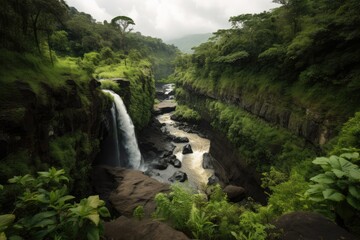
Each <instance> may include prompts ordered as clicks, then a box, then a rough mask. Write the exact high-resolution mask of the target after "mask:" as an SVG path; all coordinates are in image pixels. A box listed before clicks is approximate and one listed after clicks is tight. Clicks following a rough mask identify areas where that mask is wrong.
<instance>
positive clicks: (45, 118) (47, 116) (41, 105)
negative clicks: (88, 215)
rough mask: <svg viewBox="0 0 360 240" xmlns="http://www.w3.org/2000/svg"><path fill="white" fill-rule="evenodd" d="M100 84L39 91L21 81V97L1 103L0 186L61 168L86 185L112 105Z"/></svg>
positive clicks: (73, 84)
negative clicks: (85, 180) (11, 178)
mask: <svg viewBox="0 0 360 240" xmlns="http://www.w3.org/2000/svg"><path fill="white" fill-rule="evenodd" d="M99 85H100V84H99V83H98V82H97V81H96V80H91V81H88V82H80V81H74V80H70V79H69V80H67V81H66V82H65V83H64V84H62V85H61V86H58V87H56V88H54V87H50V86H49V85H47V84H46V83H42V84H40V86H39V88H38V89H37V91H35V90H34V88H33V87H32V86H31V85H30V84H29V83H27V82H25V81H17V82H15V83H14V84H13V86H12V87H13V89H14V92H15V93H16V96H14V98H13V99H7V102H1V104H2V106H3V107H2V108H1V114H0V115H1V118H0V141H1V145H0V165H1V169H2V170H0V171H1V174H0V175H1V179H0V182H1V183H6V180H7V179H8V178H10V177H12V176H14V175H20V174H23V173H29V172H31V171H38V170H43V169H46V168H47V167H49V166H55V167H58V168H64V169H65V170H66V171H67V173H68V174H70V176H71V177H73V179H74V181H73V184H74V185H76V184H78V183H79V184H83V183H84V181H80V180H81V178H85V176H86V172H87V169H88V168H89V166H90V165H91V163H92V161H93V159H94V157H95V155H96V153H97V152H98V144H99V140H100V139H101V138H102V136H103V134H104V130H105V128H106V127H105V126H106V119H105V114H106V111H107V110H108V109H110V107H111V101H110V99H108V98H107V97H106V96H105V95H104V94H103V93H102V92H101V91H100V90H99V88H98V87H99ZM16 112H18V114H15V113H16ZM78 180H79V182H77V181H78ZM82 180H83V179H82ZM79 191H82V190H79Z"/></svg>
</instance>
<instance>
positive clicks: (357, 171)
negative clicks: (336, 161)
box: [349, 169, 360, 181]
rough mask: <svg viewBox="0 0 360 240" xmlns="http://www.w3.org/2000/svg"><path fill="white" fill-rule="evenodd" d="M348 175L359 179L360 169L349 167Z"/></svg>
mask: <svg viewBox="0 0 360 240" xmlns="http://www.w3.org/2000/svg"><path fill="white" fill-rule="evenodd" d="M349 175H350V178H352V179H355V180H357V181H360V169H351V170H350V172H349Z"/></svg>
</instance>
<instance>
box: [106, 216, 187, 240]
mask: <svg viewBox="0 0 360 240" xmlns="http://www.w3.org/2000/svg"><path fill="white" fill-rule="evenodd" d="M104 228H105V229H104V230H105V231H104V235H105V237H106V239H113V240H128V239H132V240H143V239H149V240H151V239H156V240H167V239H172V240H187V239H189V238H188V237H186V235H185V234H184V233H182V232H179V231H176V230H175V229H173V228H171V227H169V226H168V225H166V224H165V223H161V222H158V221H154V220H152V219H144V220H141V221H139V220H137V219H130V218H127V217H125V216H121V217H119V218H117V219H116V220H114V221H111V222H106V223H105V224H104Z"/></svg>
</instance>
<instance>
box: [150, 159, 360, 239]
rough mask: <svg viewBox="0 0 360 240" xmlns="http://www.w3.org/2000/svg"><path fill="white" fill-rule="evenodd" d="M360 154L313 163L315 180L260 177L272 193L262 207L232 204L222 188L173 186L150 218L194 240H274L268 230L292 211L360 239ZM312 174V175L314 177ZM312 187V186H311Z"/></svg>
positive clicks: (277, 175) (275, 173)
mask: <svg viewBox="0 0 360 240" xmlns="http://www.w3.org/2000/svg"><path fill="white" fill-rule="evenodd" d="M358 162H359V152H346V153H343V154H342V155H340V156H331V157H330V158H325V157H322V158H316V159H315V160H314V161H313V163H314V164H315V165H321V166H322V170H323V171H324V172H323V171H322V170H319V169H318V168H316V169H317V170H316V171H315V172H316V173H318V175H316V176H314V177H312V178H311V179H310V181H309V179H305V178H304V176H303V175H302V174H299V173H298V172H296V171H295V170H294V171H292V172H291V173H290V175H289V176H287V175H286V174H283V173H281V172H279V171H277V170H276V169H275V168H272V169H271V171H270V172H269V173H264V178H263V186H264V187H268V189H269V190H270V193H269V200H268V204H267V205H266V206H261V205H258V204H256V203H254V202H252V201H250V202H249V201H245V202H242V203H230V202H229V201H228V200H227V196H226V194H224V193H223V192H222V190H221V187H220V186H218V185H217V186H209V187H208V189H207V190H206V192H211V194H210V195H209V196H207V195H205V194H202V193H195V192H194V190H193V189H191V188H189V187H187V186H186V185H172V187H171V189H172V192H171V193H169V194H164V193H160V194H158V195H157V196H156V197H155V201H156V203H157V209H156V212H155V213H154V217H155V218H157V219H162V220H164V221H167V222H168V223H170V224H171V225H172V226H174V227H175V228H176V229H179V230H181V231H184V232H185V233H187V234H188V235H189V236H192V237H194V238H196V239H242V240H243V239H244V240H245V239H254V240H255V239H277V238H276V237H277V234H279V232H277V231H274V230H273V226H272V225H271V224H270V223H271V222H272V221H273V220H275V219H276V218H277V217H279V216H281V215H283V214H285V213H290V212H294V211H315V212H320V213H322V214H324V215H325V216H327V217H329V218H330V219H332V220H335V221H336V222H337V223H339V224H341V225H342V226H346V227H347V228H348V229H350V230H351V231H352V232H353V233H356V234H359V229H358V226H359V224H358V223H359V221H360V215H359V211H358V210H359V202H360V195H359V193H360V189H359V185H358V183H359V176H360V169H359V166H358V165H356V164H358ZM316 173H314V174H316ZM311 182H314V183H315V184H314V185H311Z"/></svg>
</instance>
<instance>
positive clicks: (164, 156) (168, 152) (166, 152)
mask: <svg viewBox="0 0 360 240" xmlns="http://www.w3.org/2000/svg"><path fill="white" fill-rule="evenodd" d="M172 153H173V151H169V150H166V151H164V152H163V153H162V154H161V158H166V157H169V156H171V155H172Z"/></svg>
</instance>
